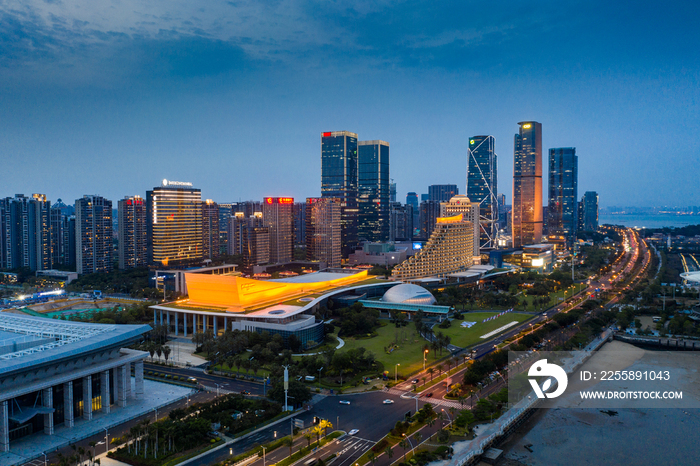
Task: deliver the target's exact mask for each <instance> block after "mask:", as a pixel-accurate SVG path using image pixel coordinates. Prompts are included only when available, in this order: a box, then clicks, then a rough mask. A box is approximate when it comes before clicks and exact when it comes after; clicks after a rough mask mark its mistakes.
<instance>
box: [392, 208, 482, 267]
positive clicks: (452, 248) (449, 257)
mask: <svg viewBox="0 0 700 466" xmlns="http://www.w3.org/2000/svg"><path fill="white" fill-rule="evenodd" d="M475 238H478V236H477V237H475V236H474V224H473V223H472V222H470V221H467V220H466V219H465V218H464V214H459V215H455V216H453V217H441V218H438V219H437V224H436V226H435V230H434V231H433V234H432V235H431V236H430V239H429V240H428V242H427V243H426V244H425V246H423V247H422V249H420V250H419V251H418V253H416V254H415V255H413V256H411V257H409V258H408V259H406V261H404V262H403V263H401V264H399V265H397V266H396V267H394V270H393V271H392V274H391V275H392V278H393V279H394V280H408V279H416V278H423V277H432V276H436V277H446V276H448V275H449V274H451V273H455V272H460V271H464V270H467V269H468V268H469V267H471V266H472V265H473V264H474V242H475V241H477V242H478V239H475Z"/></svg>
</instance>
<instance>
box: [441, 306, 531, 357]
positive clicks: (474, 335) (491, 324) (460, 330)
mask: <svg viewBox="0 0 700 466" xmlns="http://www.w3.org/2000/svg"><path fill="white" fill-rule="evenodd" d="M496 314H498V313H497V312H467V313H464V314H462V316H464V320H453V321H452V326H451V327H450V328H439V327H434V328H433V330H434V331H435V332H437V331H440V332H442V333H444V334H445V335H449V337H450V338H451V339H452V344H453V345H455V346H459V347H461V348H465V347H467V346H471V345H475V344H479V343H483V342H485V341H487V340H488V338H481V336H483V335H487V334H489V333H491V332H493V331H495V330H497V329H499V328H501V327H504V326H506V325H508V324H510V323H511V322H515V321H517V322H518V323H522V322H525V321H526V320H528V319H530V318H532V317H533V316H532V315H530V314H518V313H516V312H508V313H506V314H504V315H502V316H501V317H498V318H497V319H493V320H489V321H488V322H483V320H484V319H488V318H489V317H491V316H494V315H496ZM462 322H476V324H475V325H474V326H473V327H471V328H465V327H462V326H461V324H462ZM482 322H483V323H482ZM514 326H515V325H513V326H511V327H509V328H511V329H512V328H513V327H514ZM506 330H508V329H504V330H503V331H506ZM498 333H502V332H498ZM494 336H496V334H494V335H491V338H492V337H494Z"/></svg>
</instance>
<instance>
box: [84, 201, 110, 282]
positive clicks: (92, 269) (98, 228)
mask: <svg viewBox="0 0 700 466" xmlns="http://www.w3.org/2000/svg"><path fill="white" fill-rule="evenodd" d="M75 227H76V232H75V250H76V268H77V272H78V273H79V274H84V273H96V272H111V271H112V269H113V264H112V249H113V241H112V201H109V200H107V199H105V198H103V197H101V196H96V195H92V196H90V195H85V196H83V197H82V199H77V200H76V201H75Z"/></svg>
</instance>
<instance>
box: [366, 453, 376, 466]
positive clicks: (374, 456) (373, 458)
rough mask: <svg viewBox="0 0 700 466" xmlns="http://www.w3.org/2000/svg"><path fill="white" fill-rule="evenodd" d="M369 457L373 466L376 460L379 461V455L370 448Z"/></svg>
mask: <svg viewBox="0 0 700 466" xmlns="http://www.w3.org/2000/svg"><path fill="white" fill-rule="evenodd" d="M367 459H369V461H370V462H371V463H372V466H374V462H375V461H377V455H376V454H375V453H374V452H373V451H371V450H370V452H369V455H367Z"/></svg>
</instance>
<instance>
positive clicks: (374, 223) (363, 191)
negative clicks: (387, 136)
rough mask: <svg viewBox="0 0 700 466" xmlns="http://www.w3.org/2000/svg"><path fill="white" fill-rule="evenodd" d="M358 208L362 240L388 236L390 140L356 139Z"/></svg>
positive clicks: (385, 238) (382, 238)
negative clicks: (358, 140) (357, 140)
mask: <svg viewBox="0 0 700 466" xmlns="http://www.w3.org/2000/svg"><path fill="white" fill-rule="evenodd" d="M357 160H358V170H357V173H358V180H357V185H358V198H357V203H358V208H359V219H358V226H357V232H358V237H359V239H360V240H367V241H388V240H389V215H390V209H389V199H390V197H391V196H390V184H389V143H388V142H386V141H378V140H377V141H360V142H358V143H357Z"/></svg>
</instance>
